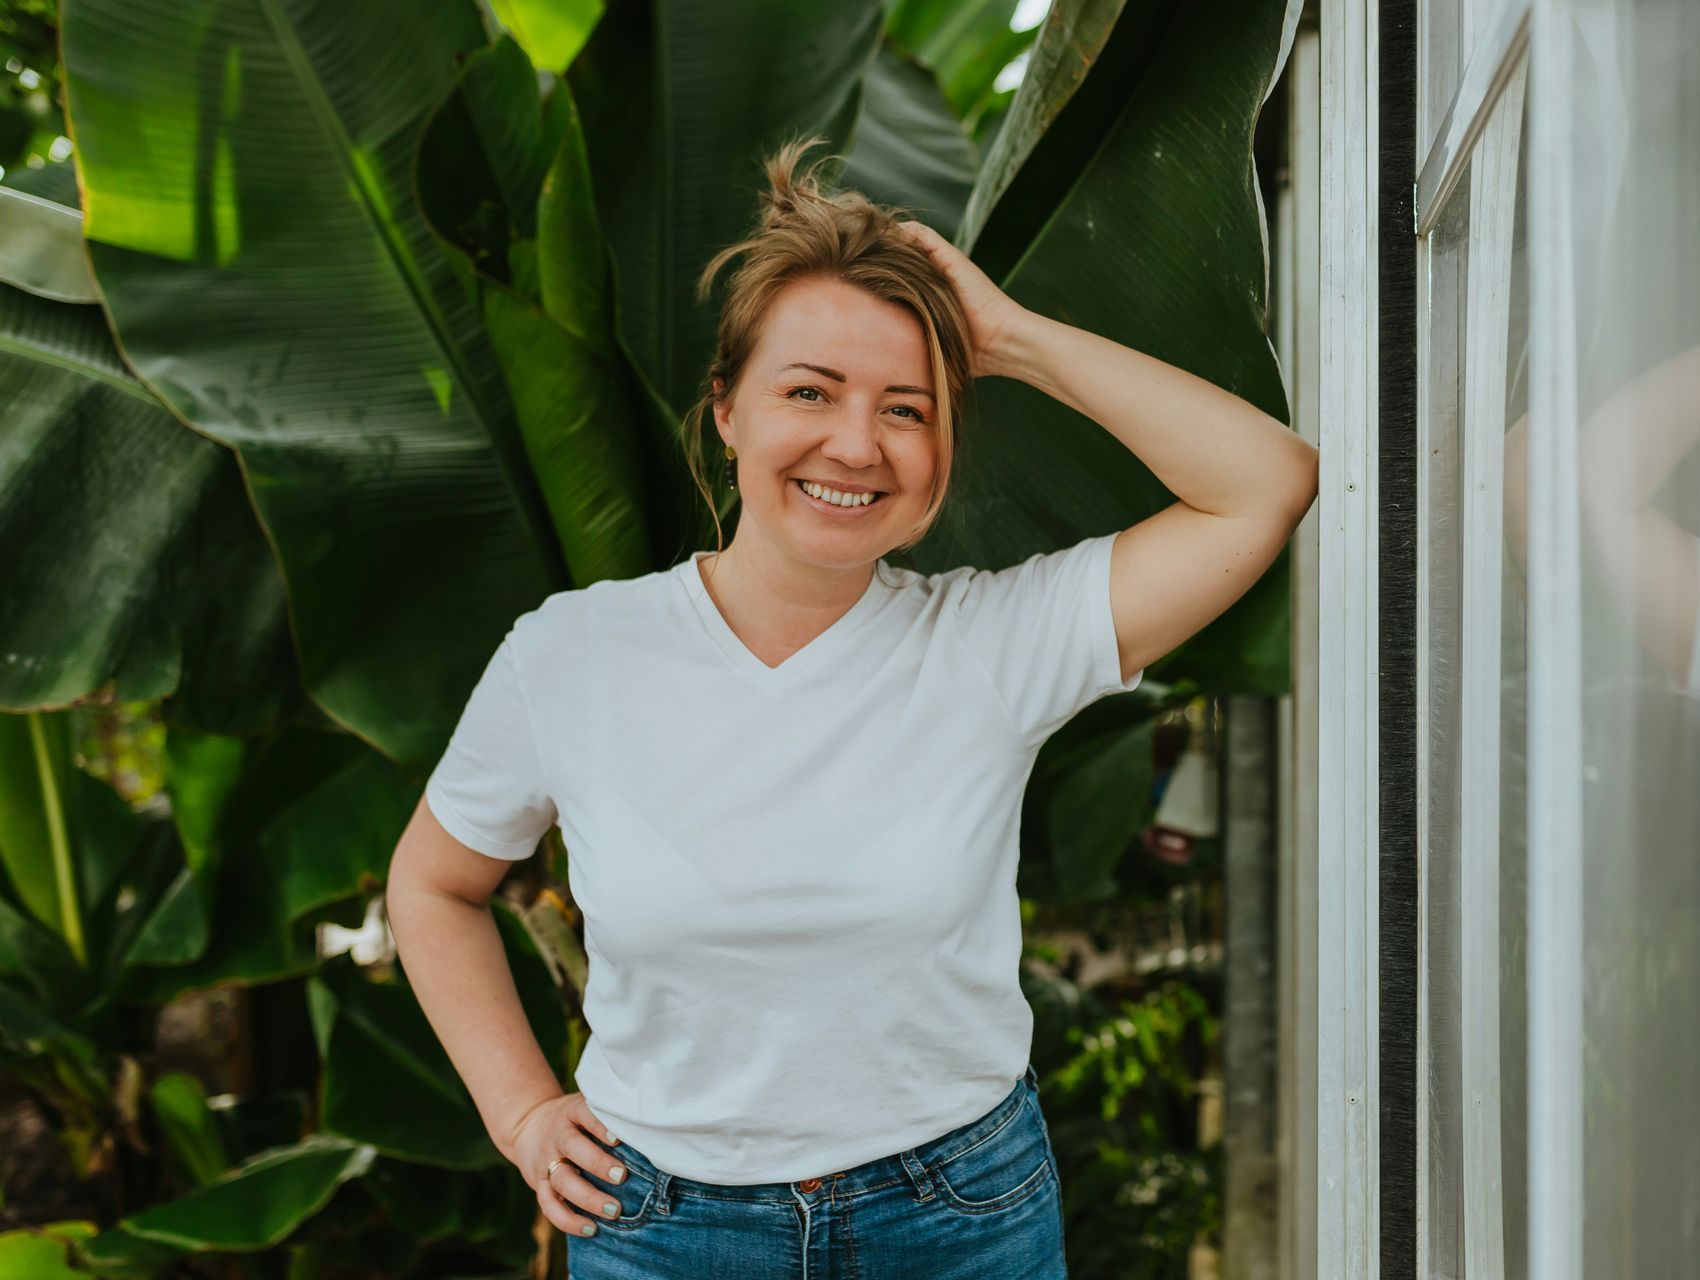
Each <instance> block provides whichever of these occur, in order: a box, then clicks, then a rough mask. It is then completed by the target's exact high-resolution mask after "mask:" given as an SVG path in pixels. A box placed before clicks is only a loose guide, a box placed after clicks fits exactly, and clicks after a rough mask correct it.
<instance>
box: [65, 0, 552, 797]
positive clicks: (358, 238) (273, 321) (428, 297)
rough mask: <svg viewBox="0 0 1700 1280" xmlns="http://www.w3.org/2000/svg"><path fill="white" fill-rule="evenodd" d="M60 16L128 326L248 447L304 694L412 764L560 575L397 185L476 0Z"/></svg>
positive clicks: (154, 6)
mask: <svg viewBox="0 0 1700 1280" xmlns="http://www.w3.org/2000/svg"><path fill="white" fill-rule="evenodd" d="M62 23H63V25H62V32H61V36H62V48H63V54H64V60H65V70H66V96H67V105H68V108H69V112H68V113H69V116H70V120H71V133H72V138H73V141H74V143H75V145H76V157H77V165H78V171H79V177H80V180H81V185H82V189H83V193H84V200H85V205H84V217H85V224H84V235H85V238H86V243H87V247H88V252H89V256H90V260H91V262H92V264H93V269H94V275H95V277H96V279H97V281H98V282H99V285H100V288H101V292H102V294H103V295H104V298H105V306H106V311H107V315H108V319H109V322H110V324H111V327H112V329H113V332H114V333H115V334H116V336H117V339H118V342H119V345H120V347H121V348H122V350H123V352H124V354H125V357H126V358H127V360H128V361H129V363H130V365H131V366H132V368H134V369H135V371H136V372H137V374H139V375H140V376H141V378H142V379H143V380H144V381H145V382H146V383H147V384H148V385H149V386H150V387H152V388H153V389H154V390H155V391H156V393H157V394H158V395H159V396H160V397H161V398H162V399H164V400H165V401H166V402H167V403H168V404H170V406H171V407H172V409H173V411H174V412H176V413H177V414H178V415H179V416H181V417H182V418H183V419H185V420H186V421H188V422H189V423H190V424H192V425H193V426H194V427H196V428H197V429H199V430H201V431H203V432H205V433H206V434H208V435H210V436H212V437H213V438H214V439H217V440H220V441H223V442H224V443H226V444H228V445H230V446H231V447H233V448H234V449H235V450H236V451H237V453H238V455H239V456H240V459H241V463H242V468H243V474H244V477H245V480H246V483H247V487H248V490H249V492H250V494H251V495H252V499H253V502H254V505H255V507H256V509H257V511H258V513H259V516H260V518H261V521H262V522H263V524H264V526H265V529H266V531H267V534H268V536H269V537H270V538H271V540H272V542H273V544H274V546H275V547H276V550H277V556H278V561H279V563H280V564H281V566H282V570H283V578H284V583H285V586H286V589H287V592H288V600H289V611H290V618H291V621H292V624H293V629H294V635H295V640H296V648H297V653H298V657H299V661H300V666H301V674H302V679H303V682H304V684H305V686H306V688H307V690H308V691H309V692H310V694H311V695H312V696H313V697H314V698H315V699H316V700H317V701H318V702H319V704H320V705H321V706H322V707H324V709H325V710H326V711H327V712H328V713H329V714H330V715H331V716H332V717H333V718H334V719H336V720H337V721H339V722H340V723H342V724H343V725H345V726H347V727H348V728H349V729H351V730H353V731H354V732H355V733H357V734H359V735H361V736H362V737H364V738H366V739H368V740H369V741H371V742H372V743H374V744H375V745H377V746H378V747H379V748H380V749H381V750H383V751H384V752H386V753H387V754H390V755H392V756H394V757H395V758H397V759H399V760H403V761H407V762H411V763H413V764H415V765H420V764H422V763H424V762H426V761H428V759H429V758H431V757H432V756H434V754H435V752H436V751H437V750H439V749H440V748H441V745H442V741H443V739H444V737H445V735H446V731H447V727H448V726H449V725H450V724H452V719H453V712H454V710H456V709H458V705H459V702H460V700H461V699H463V698H464V696H465V692H466V690H467V689H468V688H470V686H471V683H472V681H473V679H474V678H475V677H476V674H477V671H478V670H479V669H480V668H481V666H482V664H483V663H484V662H485V661H486V660H487V659H488V657H489V652H490V650H491V648H493V647H494V644H495V641H496V640H497V639H498V638H499V637H500V635H501V632H502V630H503V629H504V628H505V627H506V626H507V625H508V624H509V623H510V622H511V621H512V619H513V617H514V616H515V615H516V614H518V613H520V612H522V611H524V610H525V609H527V608H529V607H531V606H532V605H533V604H535V603H536V602H537V600H538V599H539V598H540V597H541V596H542V595H544V594H546V593H547V592H548V591H549V590H550V589H551V588H553V587H557V586H561V585H565V581H566V571H565V566H564V563H563V561H562V558H561V555H560V550H559V547H558V546H557V544H556V542H555V538H554V535H553V532H552V530H551V527H550V521H549V516H548V511H547V508H546V506H545V504H544V502H543V499H542V496H541V494H540V493H539V492H538V489H537V485H536V482H535V479H534V477H533V476H532V474H531V470H530V467H529V465H528V463H527V460H526V454H525V449H524V445H523V442H522V440H521V438H520V434H519V430H518V427H517V424H516V422H515V418H514V412H513V407H512V404H511V403H510V401H509V398H508V394H507V390H506V388H505V386H504V385H503V383H502V378H501V371H500V368H499V366H498V364H497V362H496V359H495V356H494V354H493V352H492V351H491V349H490V344H489V342H488V339H487V337H486V334H485V331H484V326H483V321H482V317H481V316H480V314H479V310H478V306H477V300H476V297H475V291H474V290H473V289H472V287H471V282H470V281H469V279H468V273H467V271H466V269H465V266H464V263H463V262H462V261H461V260H459V259H458V257H457V256H456V255H455V254H453V253H452V252H451V251H449V250H448V249H447V248H446V246H444V245H443V244H442V243H441V241H440V240H439V239H438V238H437V237H436V236H435V235H433V234H432V232H431V231H430V229H429V228H428V226H427V225H426V224H425V222H424V219H423V218H422V217H421V215H420V212H419V209H418V205H417V201H416V198H415V195H414V192H413V186H412V176H413V162H414V153H415V146H416V143H417V141H418V136H419V132H420V130H421V128H422V127H423V125H424V123H425V121H426V120H427V119H428V117H429V115H430V113H431V111H432V110H433V109H434V108H435V106H436V105H437V103H438V102H439V101H440V100H441V98H442V97H443V96H444V94H446V93H447V92H448V91H449V90H450V89H451V88H452V86H453V84H454V80H455V75H456V66H457V61H458V59H459V58H460V57H462V56H463V55H465V54H466V53H468V52H470V51H472V50H473V49H476V48H478V47H480V46H482V45H483V44H484V43H485V37H484V31H483V28H482V25H481V23H480V21H479V19H478V14H477V11H476V9H475V8H474V6H472V5H467V4H462V3H455V2H451V0H367V2H366V3H361V4H352V5H318V4H309V3H306V2H305V0H238V2H232V0H141V2H138V0H67V3H66V4H65V5H64V6H63V15H62ZM119 49H122V50H123V51H124V53H123V56H122V57H119V56H114V51H115V50H119Z"/></svg>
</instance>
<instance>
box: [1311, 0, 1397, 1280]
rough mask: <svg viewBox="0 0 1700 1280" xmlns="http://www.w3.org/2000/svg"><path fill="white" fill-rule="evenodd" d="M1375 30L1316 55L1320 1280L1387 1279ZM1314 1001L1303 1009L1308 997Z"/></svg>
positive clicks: (1352, 29) (1343, 17) (1361, 15)
mask: <svg viewBox="0 0 1700 1280" xmlns="http://www.w3.org/2000/svg"><path fill="white" fill-rule="evenodd" d="M1378 39H1379V36H1378V14H1377V8H1376V6H1374V5H1347V4H1340V5H1324V6H1323V7H1322V11H1321V41H1320V53H1321V60H1320V93H1321V100H1320V119H1321V142H1320V168H1319V178H1320V219H1319V221H1320V228H1321V230H1322V236H1321V241H1322V245H1321V251H1320V255H1319V262H1318V267H1319V285H1320V299H1321V302H1320V313H1319V316H1318V346H1317V355H1318V390H1319V395H1318V405H1317V433H1318V439H1319V443H1320V476H1319V491H1318V500H1317V517H1318V520H1317V524H1318V548H1317V593H1316V606H1317V626H1316V636H1317V663H1318V669H1319V677H1318V683H1317V743H1316V745H1317V776H1318V778H1319V780H1320V785H1319V787H1318V794H1317V808H1316V825H1317V845H1316V877H1315V904H1316V905H1315V916H1314V923H1315V932H1314V933H1313V934H1311V935H1309V936H1307V937H1304V938H1302V939H1300V945H1301V946H1302V947H1304V948H1306V949H1307V950H1310V951H1312V952H1313V953H1314V954H1313V956H1312V957H1310V958H1311V959H1313V960H1314V968H1313V969H1312V970H1310V971H1311V972H1314V974H1315V982H1316V985H1315V1002H1316V1039H1315V1046H1316V1058H1315V1063H1314V1077H1313V1080H1312V1081H1306V1082H1305V1084H1307V1085H1310V1086H1312V1087H1313V1089H1314V1093H1313V1096H1312V1099H1311V1101H1312V1105H1313V1106H1314V1114H1315V1154H1316V1162H1315V1180H1314V1184H1313V1185H1312V1186H1311V1187H1307V1188H1306V1189H1305V1190H1306V1192H1307V1193H1308V1197H1313V1205H1314V1218H1313V1219H1312V1222H1309V1223H1305V1224H1303V1226H1302V1227H1301V1228H1300V1229H1301V1230H1304V1229H1306V1228H1309V1227H1310V1226H1312V1225H1313V1224H1314V1231H1315V1255H1316V1256H1315V1261H1316V1265H1315V1270H1314V1271H1313V1272H1305V1273H1303V1274H1305V1275H1307V1276H1308V1275H1312V1274H1314V1275H1316V1276H1317V1277H1322V1278H1326V1280H1366V1278H1368V1280H1374V1278H1375V1277H1376V1276H1378V1275H1379V1273H1380V1257H1379V1252H1380V1228H1379V1214H1380V1209H1381V1204H1380V1177H1379V1168H1380V1148H1379V1142H1380V1126H1379V1123H1378V1116H1379V1111H1380V1088H1379V1081H1378V1071H1379V1067H1380V1062H1379V1052H1378V1030H1379V1016H1380V1010H1379V999H1378V996H1379V993H1378V988H1377V981H1378V972H1379V970H1378V947H1379V887H1378V879H1377V871H1378V865H1379V858H1380V832H1379V827H1378V823H1379V803H1378V796H1379V786H1380V751H1379V732H1380V704H1379V697H1378V670H1379V664H1378V653H1377V646H1378V640H1379V634H1378V608H1379V595H1378V588H1379V576H1378V561H1377V548H1378V519H1377V512H1378V506H1377V503H1378V488H1379V487H1378V481H1377V470H1378V461H1379V459H1378V441H1377V422H1378V400H1377V391H1378V360H1377V356H1378V344H1377V340H1376V338H1377V335H1378V334H1379V332H1380V324H1379V313H1378V310H1377V308H1378V304H1379V283H1378V276H1377V268H1378V264H1379V258H1378V252H1377V250H1378V245H1379V240H1378V233H1379V212H1378V208H1379V206H1378V200H1377V194H1378V187H1377V183H1378V163H1377V160H1378V156H1379V141H1378V126H1379V119H1378V100H1377V89H1378V61H1377V55H1378V51H1379V43H1378ZM1307 994H1308V993H1307Z"/></svg>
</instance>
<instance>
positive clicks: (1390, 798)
mask: <svg viewBox="0 0 1700 1280" xmlns="http://www.w3.org/2000/svg"><path fill="white" fill-rule="evenodd" d="M1378 40H1379V44H1380V47H1379V50H1378V57H1377V80H1378V85H1377V91H1376V103H1377V125H1376V133H1377V143H1378V145H1377V155H1378V157H1379V169H1378V174H1377V197H1376V199H1377V215H1378V219H1379V220H1378V224H1377V225H1378V231H1377V246H1376V248H1377V257H1378V261H1377V264H1376V266H1377V288H1378V291H1379V304H1378V307H1377V310H1378V312H1379V320H1380V346H1379V348H1378V351H1377V380H1378V383H1379V395H1378V400H1379V406H1380V410H1379V412H1380V421H1379V423H1378V424H1377V426H1378V432H1377V442H1378V449H1377V455H1378V456H1377V483H1378V485H1379V490H1378V503H1377V510H1378V513H1379V517H1380V545H1379V547H1378V549H1377V550H1378V560H1379V570H1380V572H1379V579H1380V587H1379V618H1378V624H1379V638H1378V641H1377V646H1376V647H1377V656H1378V659H1379V662H1380V673H1379V677H1378V680H1379V687H1378V695H1379V712H1380V721H1379V723H1380V744H1379V751H1380V770H1379V772H1380V778H1379V787H1378V797H1379V807H1380V820H1379V830H1380V837H1381V865H1380V875H1379V883H1380V889H1381V894H1380V918H1379V947H1378V962H1379V970H1380V972H1379V980H1378V982H1377V990H1378V999H1379V1010H1380V1027H1379V1037H1378V1044H1379V1058H1380V1079H1379V1084H1380V1098H1381V1106H1380V1113H1379V1117H1378V1118H1379V1121H1380V1138H1379V1140H1380V1156H1381V1160H1380V1165H1381V1167H1380V1174H1381V1192H1380V1195H1381V1200H1380V1231H1381V1280H1405V1278H1406V1277H1412V1278H1414V1277H1415V1276H1416V1274H1417V1218H1416V1208H1417V1087H1418V1081H1417V927H1418V914H1417V891H1418V883H1419V881H1418V874H1417V871H1418V867H1417V857H1418V849H1417V791H1416V761H1417V734H1418V732H1419V731H1420V726H1419V725H1418V724H1417V536H1418V528H1417V453H1416V439H1417V254H1416V249H1417V241H1416V228H1415V213H1414V203H1413V202H1414V199H1415V196H1414V192H1415V187H1416V173H1417V137H1416V132H1417V123H1416V122H1417V80H1416V73H1417V6H1416V0H1381V4H1380V7H1379V9H1378Z"/></svg>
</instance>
